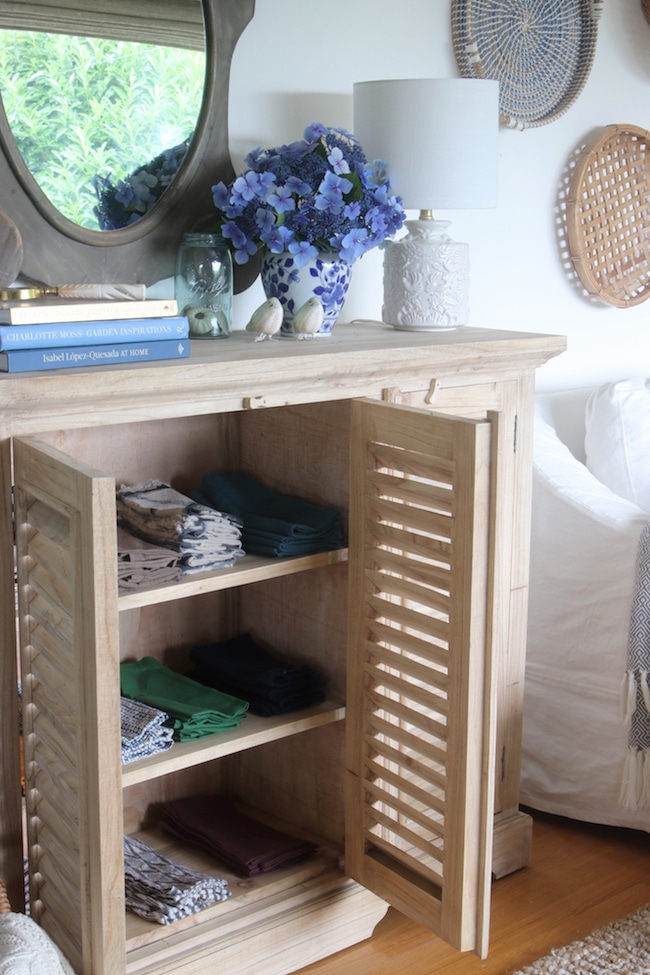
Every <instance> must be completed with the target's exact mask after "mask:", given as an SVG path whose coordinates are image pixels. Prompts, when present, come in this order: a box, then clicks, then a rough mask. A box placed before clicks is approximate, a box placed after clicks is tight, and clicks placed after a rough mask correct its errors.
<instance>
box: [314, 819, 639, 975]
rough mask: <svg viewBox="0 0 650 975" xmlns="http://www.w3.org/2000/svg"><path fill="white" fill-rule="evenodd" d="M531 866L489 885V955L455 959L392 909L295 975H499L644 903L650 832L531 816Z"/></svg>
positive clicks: (464, 956)
mask: <svg viewBox="0 0 650 975" xmlns="http://www.w3.org/2000/svg"><path fill="white" fill-rule="evenodd" d="M533 816H534V827H533V857H532V862H531V865H530V866H529V867H528V868H527V869H525V870H520V871H518V872H517V873H514V874H511V875H510V876H509V877H504V878H503V879H502V880H499V881H497V882H496V883H494V884H493V887H492V923H491V938H490V954H489V957H488V958H487V959H485V960H483V961H481V960H480V959H478V958H476V956H474V955H472V954H462V955H461V954H459V953H458V952H455V951H452V949H450V948H448V947H446V945H444V944H443V942H442V941H441V940H440V939H438V938H436V937H435V936H434V935H432V934H430V933H429V932H428V931H426V930H425V929H424V928H422V927H420V926H419V925H417V924H413V923H412V922H410V921H408V920H407V919H406V918H404V917H403V916H402V915H400V914H398V913H397V912H396V911H393V910H392V909H391V910H389V912H388V914H387V915H386V917H385V918H384V919H383V920H382V921H381V922H380V924H379V925H378V926H377V928H376V929H375V933H374V935H373V937H372V938H370V939H369V940H367V941H365V942H363V943H362V944H359V945H355V946H354V947H352V948H349V949H347V950H346V951H342V952H339V953H338V954H336V955H332V956H331V957H330V958H327V959H325V960H324V961H321V962H318V963H316V964H314V965H310V966H308V967H307V968H304V969H302V971H301V973H300V975H433V973H435V975H478V973H481V975H508V973H512V972H514V971H516V970H517V969H518V968H521V967H522V966H524V965H528V964H530V963H531V962H533V961H535V960H536V959H537V958H539V957H541V956H542V955H545V954H547V952H549V951H550V950H551V948H554V947H559V946H561V945H565V944H568V943H569V942H571V941H575V940H576V939H577V938H582V937H585V935H587V934H590V933H591V932H592V931H594V930H595V929H596V928H599V927H602V926H603V925H605V924H608V923H609V922H610V921H614V920H616V919H617V918H622V917H625V916H626V915H627V914H630V913H632V912H633V911H635V910H638V909H639V908H640V907H643V906H644V905H645V904H648V903H650V834H648V833H637V832H633V831H631V830H618V829H612V828H607V827H597V826H588V825H585V824H577V823H574V822H571V821H570V820H563V819H556V818H554V817H550V816H544V815H541V814H539V813H533Z"/></svg>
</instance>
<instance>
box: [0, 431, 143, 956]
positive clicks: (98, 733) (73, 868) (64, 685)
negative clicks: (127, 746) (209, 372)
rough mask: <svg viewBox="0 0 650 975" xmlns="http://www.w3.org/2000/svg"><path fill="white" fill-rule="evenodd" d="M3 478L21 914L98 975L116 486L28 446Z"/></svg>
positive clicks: (114, 699) (112, 926) (107, 924)
mask: <svg viewBox="0 0 650 975" xmlns="http://www.w3.org/2000/svg"><path fill="white" fill-rule="evenodd" d="M14 470H15V503H16V548H17V564H18V593H19V621H20V623H19V625H20V645H21V657H22V664H23V666H22V668H21V670H22V672H23V674H25V675H28V676H26V677H24V679H23V684H22V693H23V736H24V747H25V779H26V784H25V804H26V822H27V846H28V855H29V872H30V893H31V898H32V913H33V915H34V917H35V918H36V920H38V921H39V922H40V923H41V924H42V926H43V928H44V929H45V930H46V931H47V932H48V934H49V935H50V936H51V938H52V939H53V940H54V941H55V942H56V943H57V944H58V945H59V947H60V948H61V950H62V951H63V953H64V954H65V955H66V957H67V958H68V959H69V961H70V963H71V964H72V966H73V967H74V969H75V971H76V972H77V973H78V975H90V973H92V975H108V972H109V968H108V967H107V966H109V962H107V959H110V958H112V959H115V958H118V959H120V964H123V959H124V957H125V948H124V941H125V929H124V888H123V866H122V857H123V850H122V828H121V822H110V823H107V822H106V819H107V817H106V816H103V817H102V816H101V802H102V796H105V795H109V794H114V790H115V789H121V760H120V733H119V732H120V724H119V722H120V706H119V696H117V695H118V693H119V692H118V691H116V688H119V644H118V634H117V632H116V631H117V624H116V620H117V574H116V565H117V552H116V544H117V543H116V532H115V482H114V480H113V479H112V478H110V477H106V476H104V475H102V474H100V473H98V472H97V471H93V470H90V469H89V468H88V467H86V466H85V465H83V464H76V463H75V462H73V461H72V460H71V459H70V458H69V457H67V456H66V455H64V454H62V453H61V452H60V451H57V450H56V449H54V448H52V447H49V446H46V445H44V444H38V443H37V442H35V441H27V440H16V441H15V442H14ZM100 673H103V674H104V675H109V678H110V679H108V680H105V682H104V683H103V684H102V686H99V680H98V674H100ZM91 904H92V905H93V908H92V911H91V908H90V905H91ZM116 970H117V969H116V968H115V967H111V968H110V972H111V973H114V972H115V971H116Z"/></svg>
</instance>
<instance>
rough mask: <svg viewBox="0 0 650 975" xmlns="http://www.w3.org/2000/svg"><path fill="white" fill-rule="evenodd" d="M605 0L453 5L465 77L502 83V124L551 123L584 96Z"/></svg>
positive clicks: (462, 1) (463, 1)
mask: <svg viewBox="0 0 650 975" xmlns="http://www.w3.org/2000/svg"><path fill="white" fill-rule="evenodd" d="M603 2H604V0H519V2H517V3H513V2H512V0H452V36H453V41H454V51H455V54H456V61H457V62H458V67H459V69H460V71H461V73H462V75H463V76H464V77H465V78H491V79H492V80H494V81H498V82H499V108H500V112H501V123H502V124H503V125H508V126H510V127H512V128H519V129H524V128H531V127H534V126H540V125H546V124H547V123H548V122H553V121H554V120H555V119H557V118H559V116H560V115H563V114H564V112H566V111H567V109H568V108H570V106H571V105H572V104H573V103H574V101H575V100H576V99H577V97H578V96H579V95H580V93H581V91H582V89H583V88H584V85H585V83H586V81H587V78H588V77H589V73H590V71H591V67H592V64H593V60H594V55H595V52H596V40H597V37H598V21H599V19H600V15H601V13H602V8H603Z"/></svg>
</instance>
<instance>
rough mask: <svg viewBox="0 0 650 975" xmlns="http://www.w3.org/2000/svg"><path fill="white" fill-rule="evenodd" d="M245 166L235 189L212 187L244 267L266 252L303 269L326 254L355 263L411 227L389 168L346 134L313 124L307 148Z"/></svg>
mask: <svg viewBox="0 0 650 975" xmlns="http://www.w3.org/2000/svg"><path fill="white" fill-rule="evenodd" d="M246 167H247V169H246V171H245V172H244V173H242V174H241V175H240V176H238V177H237V178H236V179H235V180H234V181H233V182H232V184H231V185H229V186H227V185H226V184H225V183H223V182H221V183H218V184H217V185H216V186H214V187H213V188H212V192H213V200H214V205H215V207H216V209H217V211H218V214H219V219H220V224H221V230H220V232H221V234H222V235H223V237H224V238H226V240H227V241H228V243H229V245H230V247H231V250H232V252H233V256H234V260H235V262H236V263H238V264H245V263H246V262H247V261H248V260H249V258H250V257H251V256H252V255H254V254H256V253H257V252H258V251H260V250H261V251H267V252H270V253H272V254H280V253H285V252H288V253H289V254H292V255H293V257H294V260H295V264H296V266H297V267H301V266H305V265H306V264H307V263H308V262H309V261H310V260H312V259H313V258H315V257H317V255H318V254H319V253H321V254H322V253H331V254H336V255H338V257H339V258H340V259H342V260H343V261H345V262H346V263H348V264H353V263H354V262H355V261H356V260H357V259H358V258H359V257H361V256H362V255H363V254H365V253H366V252H367V251H369V250H371V249H372V248H373V247H376V246H378V245H380V244H382V243H383V242H384V241H385V240H387V239H388V238H390V237H392V236H393V235H394V234H395V233H396V231H398V230H399V229H400V227H401V226H402V224H403V222H404V217H405V215H404V210H403V209H402V205H401V200H400V199H399V197H396V196H394V195H391V189H390V180H389V178H388V172H387V167H386V165H385V163H383V162H381V161H379V160H377V161H374V162H368V161H367V160H366V157H365V155H364V152H363V149H362V148H361V145H360V144H359V142H358V141H357V139H356V138H355V137H354V136H353V135H351V134H350V133H349V132H346V131H345V129H339V128H328V127H326V126H325V125H321V124H319V123H312V124H311V125H309V126H308V127H307V128H306V129H305V133H304V137H303V139H302V140H301V141H300V142H294V143H291V144H290V145H284V146H278V147H277V148H274V149H260V148H257V149H254V150H253V151H252V152H251V153H249V154H248V156H247V157H246Z"/></svg>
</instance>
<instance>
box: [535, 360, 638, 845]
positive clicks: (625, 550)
mask: <svg viewBox="0 0 650 975" xmlns="http://www.w3.org/2000/svg"><path fill="white" fill-rule="evenodd" d="M537 400H538V402H537V416H536V424H535V454H534V475H533V476H534V480H533V517H532V537H531V578H530V610H529V626H528V647H527V667H526V685H525V703H524V727H523V756H522V780H521V801H522V804H524V805H527V806H530V807H532V808H533V809H539V810H542V811H545V812H550V813H554V814H557V815H561V816H568V817H570V818H573V819H579V820H583V821H587V822H593V823H602V824H609V825H616V826H625V827H631V828H635V829H643V830H647V831H650V806H648V805H647V804H644V803H639V802H638V801H637V802H636V803H635V802H632V803H631V805H632V806H635V805H636V808H629V805H630V803H629V797H628V803H627V804H626V803H625V802H623V801H621V786H622V783H623V779H624V768H625V764H626V758H627V757H628V755H629V754H630V752H629V750H628V732H627V728H626V725H625V721H624V715H623V695H622V688H623V683H624V679H625V672H626V662H627V650H628V634H629V623H630V611H631V608H632V601H633V594H634V592H635V566H636V559H637V550H638V546H639V538H640V536H641V534H642V532H643V530H644V528H645V526H646V524H647V522H648V520H649V519H650V380H644V379H642V378H636V379H630V380H625V381H622V382H619V383H612V384H608V385H606V386H605V387H601V388H600V389H599V390H594V389H579V390H570V391H563V392H559V393H548V394H540V395H538V397H537ZM587 453H588V455H589V456H588V458H587V456H586V455H587ZM587 464H588V466H587ZM590 468H591V469H590ZM592 471H597V472H598V475H599V476H598V477H597V476H596V475H595V473H593V472H592ZM644 479H645V483H644ZM604 482H605V483H604ZM637 754H638V753H637ZM647 757H648V761H649V764H650V754H649V755H648V756H647Z"/></svg>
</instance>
